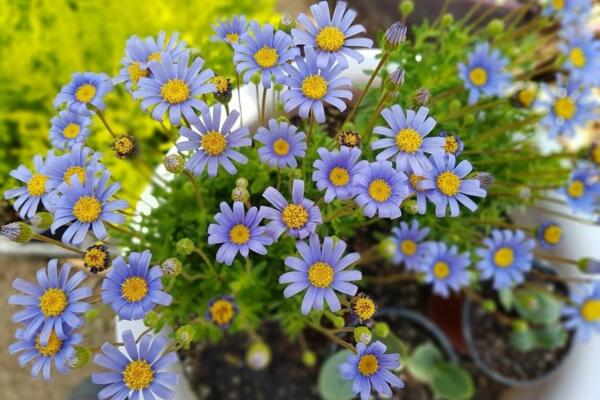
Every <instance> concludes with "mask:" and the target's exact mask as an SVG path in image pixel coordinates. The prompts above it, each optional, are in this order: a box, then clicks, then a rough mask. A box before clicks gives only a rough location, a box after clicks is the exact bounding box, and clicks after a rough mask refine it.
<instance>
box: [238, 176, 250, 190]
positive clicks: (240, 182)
mask: <svg viewBox="0 0 600 400" xmlns="http://www.w3.org/2000/svg"><path fill="white" fill-rule="evenodd" d="M235 186H237V187H241V188H247V187H248V179H246V178H237V179H236V181H235Z"/></svg>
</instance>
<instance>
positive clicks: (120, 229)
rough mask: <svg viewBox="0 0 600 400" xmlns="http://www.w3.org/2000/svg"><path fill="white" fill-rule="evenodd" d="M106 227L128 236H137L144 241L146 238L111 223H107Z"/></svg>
mask: <svg viewBox="0 0 600 400" xmlns="http://www.w3.org/2000/svg"><path fill="white" fill-rule="evenodd" d="M106 225H108V226H109V227H110V228H112V229H114V230H115V231H117V232H121V233H124V234H126V235H131V236H135V237H136V238H138V239H140V240H144V236H142V234H140V233H139V232H136V231H131V230H129V229H126V228H123V227H122V226H119V225H115V224H111V223H110V222H107V223H106Z"/></svg>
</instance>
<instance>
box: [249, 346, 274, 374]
mask: <svg viewBox="0 0 600 400" xmlns="http://www.w3.org/2000/svg"><path fill="white" fill-rule="evenodd" d="M270 363H271V348H269V346H268V345H267V344H265V343H264V342H254V343H252V344H251V345H250V347H248V350H247V351H246V364H248V366H249V367H250V368H252V369H253V370H255V371H260V370H262V369H265V368H267V367H268V366H269V364H270Z"/></svg>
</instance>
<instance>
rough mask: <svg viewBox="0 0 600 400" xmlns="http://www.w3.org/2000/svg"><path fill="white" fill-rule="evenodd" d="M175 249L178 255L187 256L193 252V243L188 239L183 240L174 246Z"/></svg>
mask: <svg viewBox="0 0 600 400" xmlns="http://www.w3.org/2000/svg"><path fill="white" fill-rule="evenodd" d="M175 248H176V249H177V252H178V253H179V254H181V255H184V256H187V255H190V254H191V253H192V251H194V242H192V240H191V239H190V238H183V239H181V240H180V241H179V242H177V244H175Z"/></svg>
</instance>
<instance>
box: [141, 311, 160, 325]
mask: <svg viewBox="0 0 600 400" xmlns="http://www.w3.org/2000/svg"><path fill="white" fill-rule="evenodd" d="M159 323H160V315H158V313H157V312H156V311H150V312H148V314H146V316H145V317H144V325H146V326H147V327H148V328H152V329H156V327H157V326H158V324H159Z"/></svg>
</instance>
